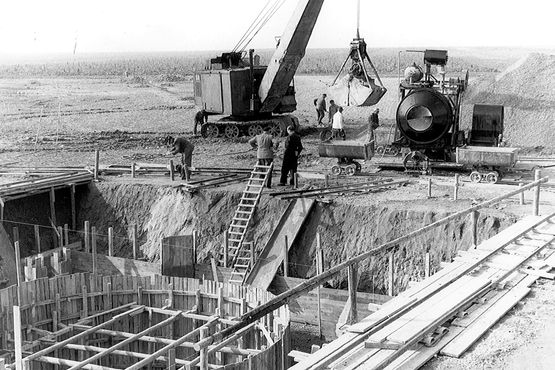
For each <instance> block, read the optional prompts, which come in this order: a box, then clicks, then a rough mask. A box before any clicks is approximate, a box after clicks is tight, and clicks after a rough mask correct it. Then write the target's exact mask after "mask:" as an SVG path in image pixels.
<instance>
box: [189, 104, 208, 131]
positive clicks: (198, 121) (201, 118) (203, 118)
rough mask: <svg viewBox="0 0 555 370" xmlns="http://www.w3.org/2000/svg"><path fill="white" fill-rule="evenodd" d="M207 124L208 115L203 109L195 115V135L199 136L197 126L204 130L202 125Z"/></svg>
mask: <svg viewBox="0 0 555 370" xmlns="http://www.w3.org/2000/svg"><path fill="white" fill-rule="evenodd" d="M206 122H208V113H206V111H205V110H204V109H201V110H199V111H198V112H197V114H195V126H194V127H193V135H196V134H197V126H200V127H201V128H202V125H204V124H205V123H206Z"/></svg>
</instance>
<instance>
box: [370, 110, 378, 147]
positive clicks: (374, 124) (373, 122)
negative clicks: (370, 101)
mask: <svg viewBox="0 0 555 370" xmlns="http://www.w3.org/2000/svg"><path fill="white" fill-rule="evenodd" d="M379 113H380V110H379V109H378V108H376V110H374V111H373V112H372V114H370V117H368V142H369V143H370V142H375V135H374V130H375V129H377V128H378V127H379V126H380V118H379V117H378V114H379Z"/></svg>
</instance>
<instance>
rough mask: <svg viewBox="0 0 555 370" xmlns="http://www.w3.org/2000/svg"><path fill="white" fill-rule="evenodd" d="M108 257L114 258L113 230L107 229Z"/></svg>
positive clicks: (111, 228)
mask: <svg viewBox="0 0 555 370" xmlns="http://www.w3.org/2000/svg"><path fill="white" fill-rule="evenodd" d="M108 256H110V257H113V256H114V228H113V227H111V226H110V227H109V228H108Z"/></svg>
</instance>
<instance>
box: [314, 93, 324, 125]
mask: <svg viewBox="0 0 555 370" xmlns="http://www.w3.org/2000/svg"><path fill="white" fill-rule="evenodd" d="M326 97H327V95H326V94H322V95H321V96H320V97H319V98H318V99H317V100H316V103H315V105H316V112H318V125H322V120H323V119H324V117H325V116H326V112H327V109H326Z"/></svg>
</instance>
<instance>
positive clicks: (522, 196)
mask: <svg viewBox="0 0 555 370" xmlns="http://www.w3.org/2000/svg"><path fill="white" fill-rule="evenodd" d="M523 186H524V183H522V182H520V183H519V184H518V187H519V188H522V187H523ZM519 198H520V205H521V206H523V205H524V192H523V191H522V192H520V194H519Z"/></svg>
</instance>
